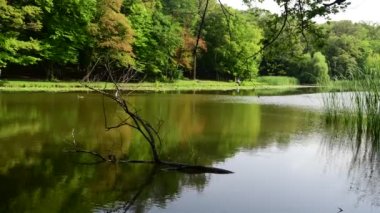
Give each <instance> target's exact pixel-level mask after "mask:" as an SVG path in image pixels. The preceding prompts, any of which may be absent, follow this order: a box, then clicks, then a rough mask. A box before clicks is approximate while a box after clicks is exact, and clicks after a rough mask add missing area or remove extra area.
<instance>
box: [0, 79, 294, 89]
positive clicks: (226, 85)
mask: <svg viewBox="0 0 380 213" xmlns="http://www.w3.org/2000/svg"><path fill="white" fill-rule="evenodd" d="M88 85H89V86H91V87H94V88H98V89H110V90H112V89H114V85H113V84H112V83H106V82H92V83H88ZM297 86H299V84H298V81H297V80H295V79H294V78H290V77H259V78H257V79H255V80H254V81H244V82H242V84H241V85H240V86H239V85H238V84H237V83H235V82H223V81H203V80H195V81H193V80H178V81H175V82H170V83H169V82H142V83H125V84H120V87H121V88H122V89H125V90H136V91H177V90H178V91H186V90H234V89H238V88H239V89H241V90H249V89H262V88H282V87H297ZM88 90H89V89H88V88H87V87H85V85H84V84H83V83H81V82H64V81H58V82H55V81H54V82H53V81H16V80H0V91H31V92H32V91H46V92H70V91H88Z"/></svg>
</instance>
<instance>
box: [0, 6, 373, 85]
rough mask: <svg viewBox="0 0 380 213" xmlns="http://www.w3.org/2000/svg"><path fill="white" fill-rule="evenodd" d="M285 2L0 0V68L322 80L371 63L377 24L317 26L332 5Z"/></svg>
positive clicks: (54, 73)
mask: <svg viewBox="0 0 380 213" xmlns="http://www.w3.org/2000/svg"><path fill="white" fill-rule="evenodd" d="M246 2H248V3H249V2H250V1H246ZM288 2H289V1H278V3H279V4H282V5H283V6H284V8H285V10H284V13H283V14H282V15H276V14H272V13H270V12H268V11H264V10H260V9H250V10H247V11H239V10H235V9H232V8H229V7H227V6H225V5H221V4H220V2H219V1H218V0H194V1H188V0H28V1H21V0H15V1H7V0H0V68H2V69H4V70H5V72H4V73H5V75H8V76H15V77H17V76H39V77H43V78H48V79H55V78H58V79H60V78H80V77H83V76H85V75H86V74H88V73H89V72H100V73H101V72H102V70H104V69H105V67H108V68H109V67H112V69H115V70H121V71H122V70H134V71H137V73H138V76H139V77H141V78H142V77H146V78H147V79H150V80H174V79H180V78H192V77H193V76H195V77H197V78H203V79H217V80H233V79H237V78H240V79H252V78H254V77H255V76H257V75H258V74H261V75H286V76H294V77H297V78H298V79H299V80H300V81H301V82H303V83H323V82H326V81H328V79H329V78H330V77H332V78H336V79H339V78H349V77H350V76H352V75H353V74H354V73H356V72H370V71H371V72H372V71H373V70H376V69H375V68H376V67H378V66H379V65H378V63H379V58H380V28H379V26H377V25H373V24H365V23H360V24H355V23H351V22H350V21H341V22H331V23H328V24H323V25H317V24H315V23H313V22H312V21H310V20H311V19H312V18H313V17H314V16H316V15H322V14H325V13H330V12H331V11H333V12H334V11H335V10H336V9H334V10H332V9H330V10H331V11H330V10H329V11H327V9H326V8H327V6H323V5H322V6H319V7H318V4H317V3H313V4H310V5H309V6H308V7H306V6H304V7H303V8H311V9H309V10H306V9H305V10H301V9H299V8H301V6H302V5H299V4H298V5H297V4H294V5H293V7H292V5H288V4H289V3H288ZM300 2H301V1H300ZM338 3H339V2H338ZM300 11H301V12H302V13H301V12H300ZM279 32H280V33H279Z"/></svg>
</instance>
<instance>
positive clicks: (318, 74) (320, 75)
mask: <svg viewBox="0 0 380 213" xmlns="http://www.w3.org/2000/svg"><path fill="white" fill-rule="evenodd" d="M312 70H313V73H314V75H315V83H317V84H321V85H326V84H328V83H329V81H330V76H329V67H328V65H327V62H326V58H325V56H324V55H323V54H322V53H321V52H316V53H314V55H313V59H312Z"/></svg>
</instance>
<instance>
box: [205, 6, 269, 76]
mask: <svg viewBox="0 0 380 213" xmlns="http://www.w3.org/2000/svg"><path fill="white" fill-rule="evenodd" d="M234 13H235V14H234V15H233V16H230V17H229V18H228V19H226V18H225V16H224V13H223V12H222V11H221V10H217V11H215V12H213V13H212V14H210V15H209V17H208V21H207V24H206V27H205V31H206V35H205V40H206V43H207V50H208V51H207V52H206V53H205V54H204V57H203V58H202V60H203V63H202V64H203V66H204V68H203V69H205V70H208V71H209V72H210V71H211V72H214V73H215V74H216V75H217V76H225V77H226V78H228V79H231V78H242V79H251V78H252V77H254V76H256V74H257V72H258V64H259V58H255V57H253V56H254V55H255V54H256V53H257V52H258V51H259V49H260V47H261V45H260V40H261V39H262V31H261V29H260V28H259V27H258V26H257V25H256V24H255V23H254V22H252V21H250V20H249V16H247V15H246V14H245V13H242V12H239V11H234Z"/></svg>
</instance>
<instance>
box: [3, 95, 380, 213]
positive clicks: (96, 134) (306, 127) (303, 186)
mask: <svg viewBox="0 0 380 213" xmlns="http://www.w3.org/2000/svg"><path fill="white" fill-rule="evenodd" d="M128 101H129V102H130V103H131V104H134V105H135V106H136V109H137V110H140V113H141V114H142V115H143V116H144V117H146V118H148V119H149V120H150V121H152V122H153V123H157V122H158V121H159V120H163V121H164V125H163V126H162V128H161V135H162V137H163V143H162V145H161V146H160V153H161V156H162V158H164V159H166V160H170V161H178V162H184V163H193V164H203V165H210V166H216V167H221V168H224V169H228V170H231V171H233V172H234V173H233V174H229V175H217V174H197V175H194V174H192V175H191V174H184V173H179V172H173V171H163V170H160V168H155V167H153V166H148V165H123V164H119V165H113V164H108V163H103V164H94V159H93V158H92V157H89V156H84V155H79V154H70V153H67V152H65V150H67V149H70V148H71V144H72V140H73V138H72V133H73V130H74V135H75V140H76V142H77V143H78V144H80V146H81V147H83V148H85V149H88V150H95V151H98V152H101V153H104V154H115V155H117V156H118V157H123V158H129V159H150V153H149V149H148V146H147V144H146V143H145V142H144V141H143V139H142V137H141V136H140V135H138V134H135V133H134V132H133V131H131V130H130V129H128V128H122V129H118V130H112V131H105V129H104V116H103V105H104V106H105V108H106V111H107V118H108V123H109V124H112V123H114V122H117V121H118V120H120V119H121V116H122V113H121V111H120V110H119V109H118V108H117V106H115V105H114V104H113V103H111V102H110V101H109V100H105V101H104V102H103V98H102V97H101V96H99V95H98V94H91V93H90V94H87V93H57V94H52V93H0V212H173V213H178V212H197V213H198V212H260V213H261V212H263V213H270V212H279V213H284V212H301V213H304V212H308V213H310V212H316V213H320V212H324V213H329V212H331V213H336V212H339V211H340V209H339V208H341V209H342V210H343V212H380V184H379V183H380V182H379V180H380V175H379V170H377V169H374V168H378V166H379V162H376V161H375V162H374V161H366V160H363V159H360V160H358V159H356V158H355V153H357V151H358V150H356V149H355V146H354V145H353V143H351V142H350V141H349V139H348V138H347V137H346V135H345V134H346V133H345V132H344V131H338V130H336V129H334V128H327V127H325V126H324V125H323V124H324V122H323V119H322V118H321V103H322V98H321V95H320V94H310V93H308V94H288V95H281V96H275V95H273V94H272V95H271V96H267V95H265V94H261V95H260V96H256V94H253V93H252V92H240V93H238V92H227V93H226V92H224V93H205V92H204V93H201V94H192V93H185V94H174V93H172V94H170V93H169V94H144V93H141V94H134V95H132V96H130V97H129V99H128ZM103 103H104V104H103Z"/></svg>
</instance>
